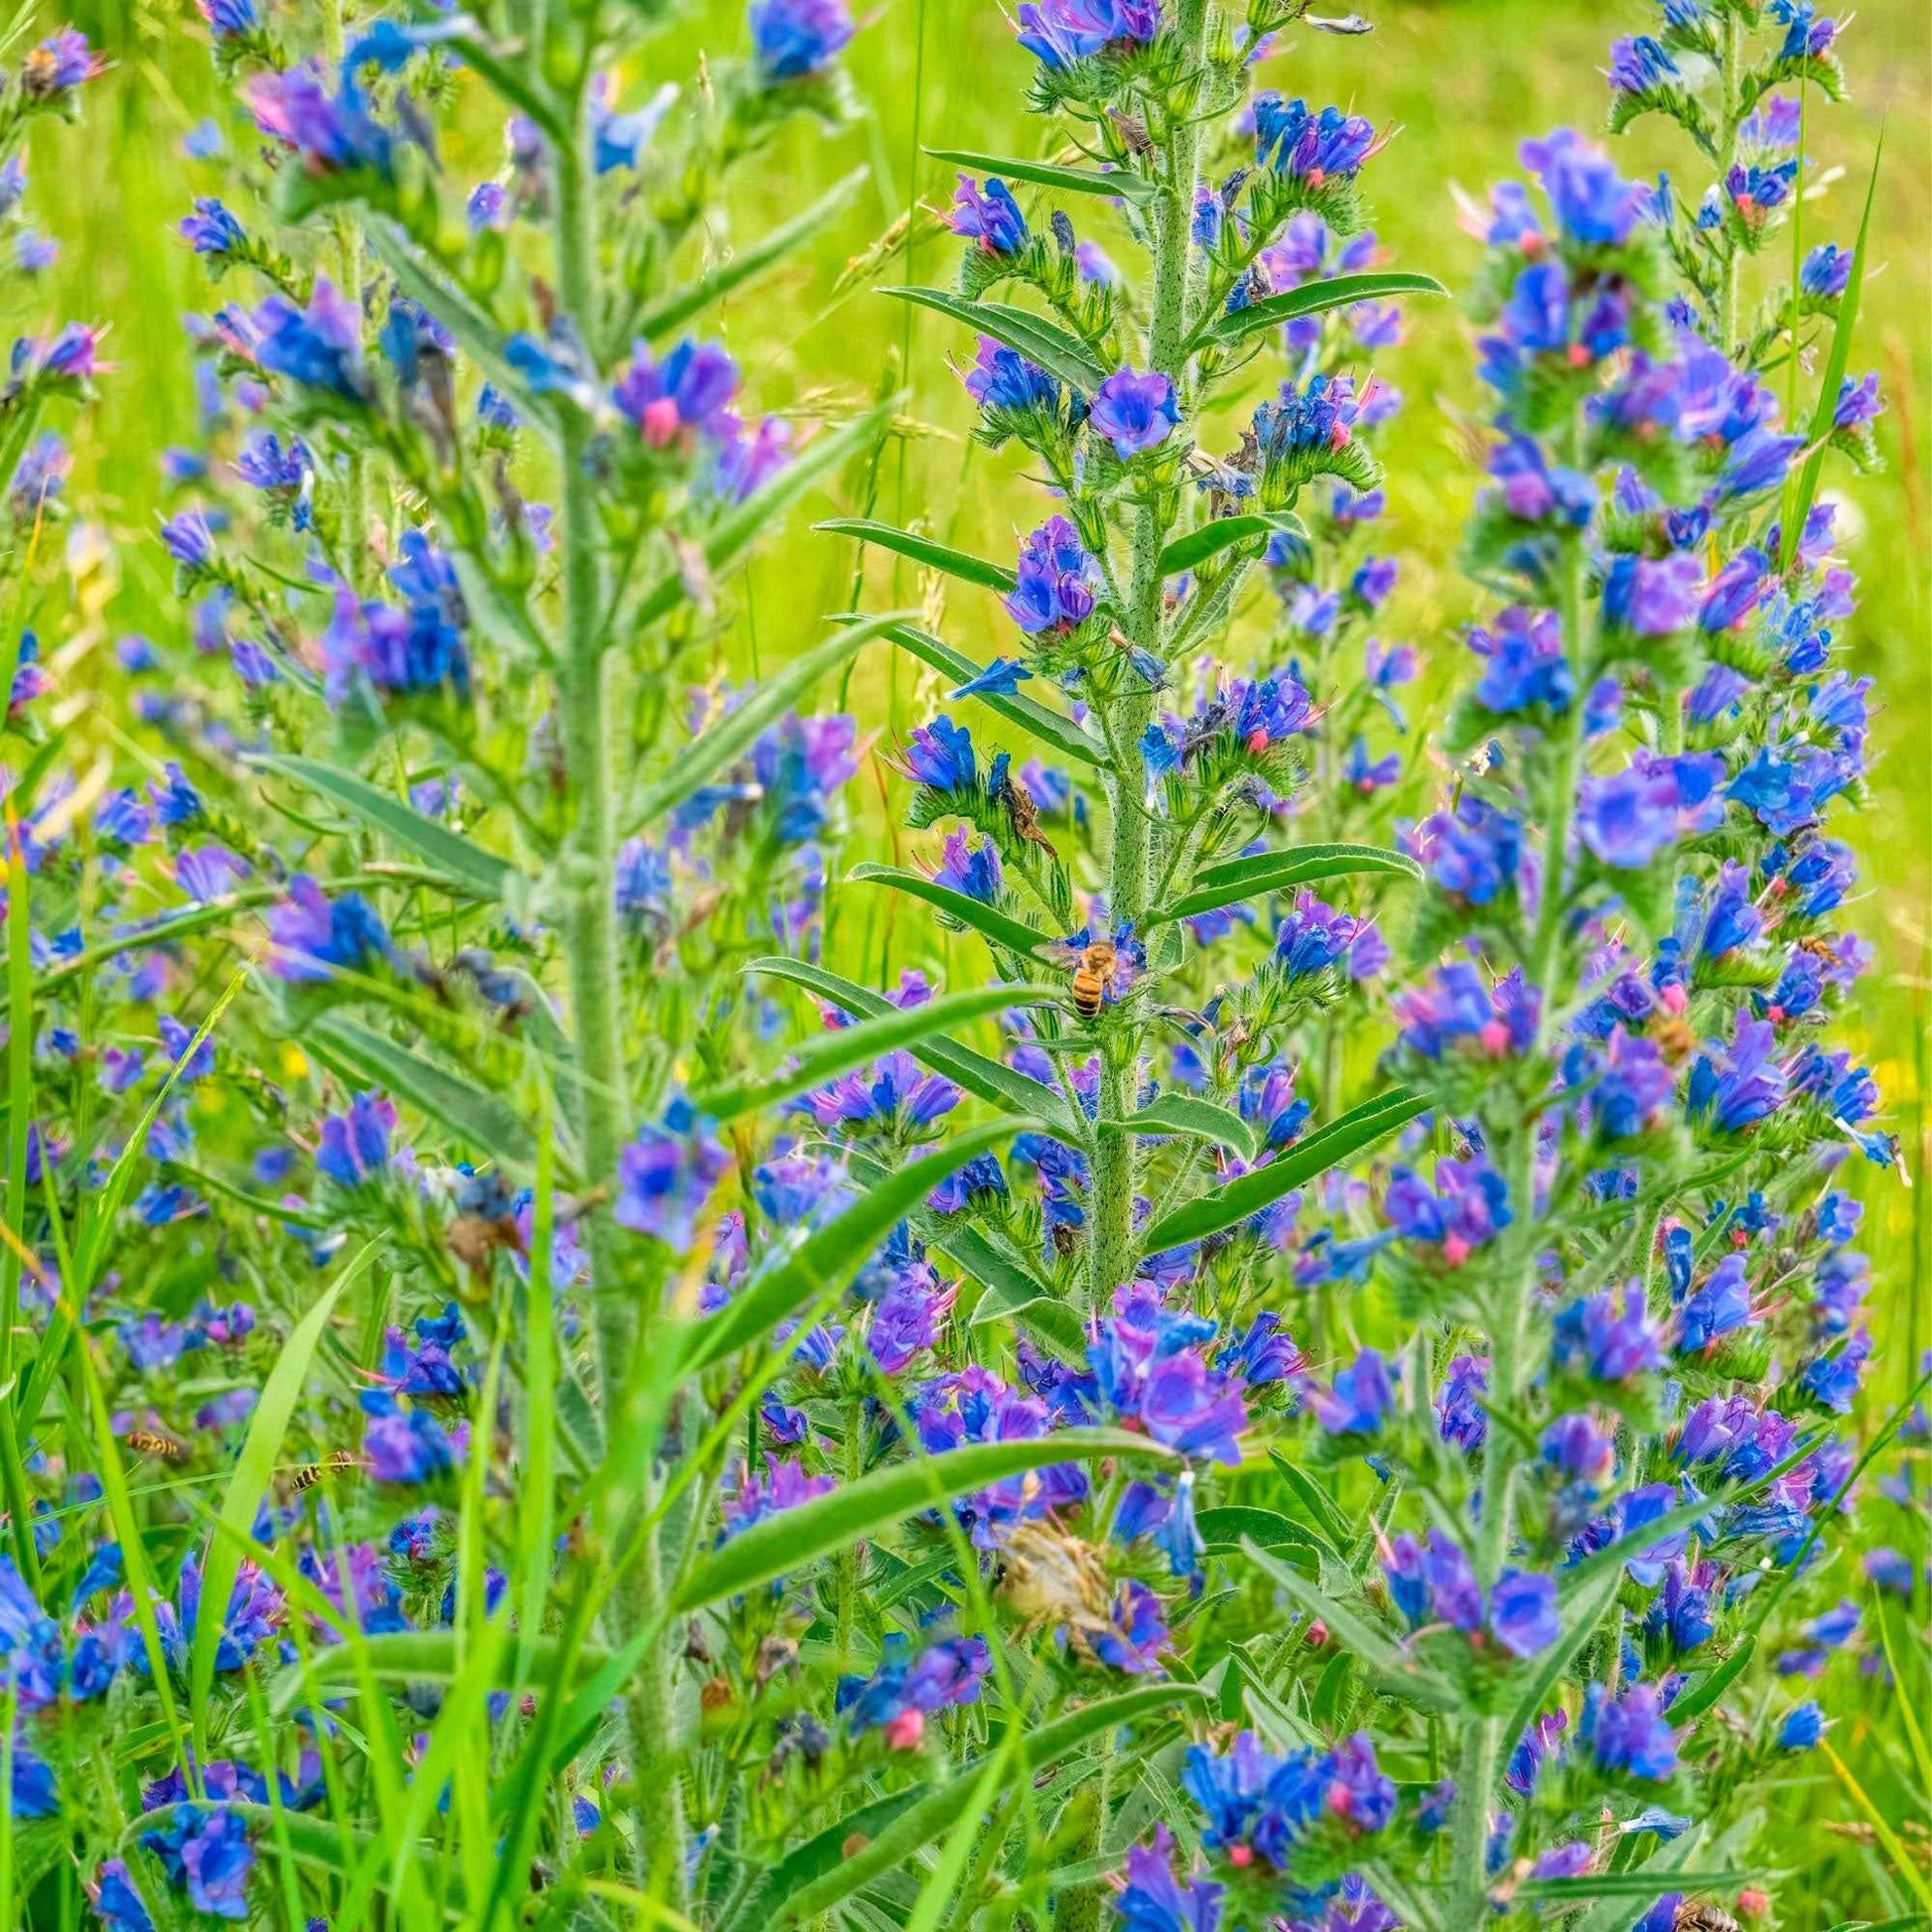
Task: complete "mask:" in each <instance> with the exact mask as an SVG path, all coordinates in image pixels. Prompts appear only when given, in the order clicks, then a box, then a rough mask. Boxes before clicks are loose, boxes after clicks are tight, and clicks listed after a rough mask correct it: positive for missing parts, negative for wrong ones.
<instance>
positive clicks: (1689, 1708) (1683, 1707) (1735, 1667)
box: [1611, 1577, 1757, 1725]
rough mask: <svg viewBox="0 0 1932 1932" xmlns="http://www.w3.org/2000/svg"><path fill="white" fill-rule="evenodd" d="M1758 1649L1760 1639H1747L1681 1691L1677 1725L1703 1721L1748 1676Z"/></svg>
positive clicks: (1674, 1710)
mask: <svg viewBox="0 0 1932 1932" xmlns="http://www.w3.org/2000/svg"><path fill="white" fill-rule="evenodd" d="M1622 1581H1623V1579H1622V1578H1621V1577H1615V1578H1612V1579H1611V1582H1612V1583H1613V1584H1619V1585H1620V1584H1621V1583H1622ZM1756 1649H1757V1639H1756V1638H1755V1637H1746V1638H1745V1639H1744V1640H1743V1642H1742V1643H1740V1644H1739V1645H1738V1646H1737V1648H1736V1649H1735V1650H1733V1651H1732V1652H1731V1653H1730V1655H1729V1656H1728V1657H1726V1658H1725V1660H1724V1662H1723V1663H1721V1664H1720V1665H1719V1666H1718V1667H1717V1668H1716V1669H1715V1670H1708V1671H1706V1672H1705V1673H1704V1675H1703V1676H1702V1677H1700V1678H1698V1679H1697V1680H1696V1681H1695V1682H1694V1683H1692V1684H1690V1685H1688V1686H1687V1687H1686V1688H1685V1689H1684V1690H1682V1691H1680V1692H1679V1693H1678V1694H1677V1696H1676V1697H1674V1698H1672V1699H1671V1704H1670V1716H1671V1723H1672V1724H1673V1725H1687V1724H1689V1723H1690V1722H1691V1721H1692V1720H1693V1719H1694V1718H1701V1717H1703V1716H1704V1714H1705V1713H1706V1712H1707V1711H1709V1710H1710V1709H1711V1707H1712V1706H1713V1705H1714V1704H1716V1703H1717V1701H1718V1700H1719V1699H1720V1698H1721V1697H1723V1696H1724V1694H1725V1692H1726V1691H1727V1690H1729V1689H1730V1687H1731V1686H1732V1685H1733V1684H1734V1683H1736V1681H1737V1680H1738V1678H1740V1677H1741V1676H1742V1675H1743V1674H1744V1670H1745V1667H1746V1666H1747V1665H1748V1664H1749V1663H1750V1661H1751V1657H1752V1655H1753V1654H1754V1653H1755V1651H1756Z"/></svg>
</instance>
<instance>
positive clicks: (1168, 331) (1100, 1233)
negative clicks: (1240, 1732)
mask: <svg viewBox="0 0 1932 1932" xmlns="http://www.w3.org/2000/svg"><path fill="white" fill-rule="evenodd" d="M1178 26H1179V33H1180V37H1181V43H1182V47H1183V49H1184V51H1185V59H1186V62H1187V64H1188V65H1192V64H1194V63H1197V62H1198V61H1199V59H1200V57H1201V51H1202V48H1203V46H1204V44H1205V40H1206V33H1207V0H1184V4H1183V5H1182V7H1181V9H1180V16H1179V22H1178ZM1167 150H1168V171H1167V180H1166V181H1165V182H1164V183H1163V185H1162V190H1161V194H1160V196H1159V197H1158V199H1157V200H1156V201H1155V204H1154V222H1153V225H1154V262H1153V310H1152V315H1151V318H1150V323H1149V328H1148V367H1149V368H1150V369H1156V370H1159V371H1160V372H1161V373H1162V374H1164V375H1166V376H1168V377H1169V378H1170V379H1171V380H1172V381H1173V385H1174V391H1175V394H1176V396H1177V397H1179V398H1182V399H1184V398H1185V394H1186V387H1187V385H1186V382H1185V379H1184V378H1185V374H1186V365H1187V355H1186V349H1185V332H1186V320H1187V298H1188V293H1189V290H1190V288H1191V287H1192V286H1193V283H1194V279H1195V270H1194V267H1193V265H1192V264H1191V263H1190V261H1189V256H1190V254H1191V253H1192V250H1191V248H1190V245H1189V240H1190V237H1189V232H1188V231H1189V225H1190V223H1191V221H1192V218H1193V207H1194V188H1195V184H1196V183H1197V182H1198V180H1199V178H1200V131H1199V128H1198V127H1197V125H1196V124H1195V123H1194V121H1193V120H1192V119H1191V118H1183V119H1182V120H1181V122H1180V124H1179V125H1178V126H1176V127H1175V128H1174V130H1173V133H1172V134H1171V135H1170V137H1169V140H1168V144H1167ZM1171 521H1172V510H1171V508H1170V506H1169V505H1167V504H1166V503H1164V502H1159V501H1149V502H1144V503H1143V504H1142V505H1141V506H1140V508H1139V509H1138V510H1136V512H1135V518H1134V540H1133V577H1132V580H1131V586H1130V589H1129V592H1128V600H1127V601H1128V607H1129V609H1128V614H1127V623H1126V630H1127V633H1128V637H1129V640H1130V641H1131V642H1132V643H1133V644H1134V645H1135V646H1136V647H1137V648H1138V649H1141V650H1145V651H1149V652H1151V653H1153V654H1154V655H1155V656H1157V657H1160V656H1162V655H1163V652H1162V648H1161V646H1162V617H1163V593H1164V583H1163V579H1162V575H1161V551H1162V548H1163V546H1164V545H1165V544H1166V542H1167V537H1168V527H1169V524H1170V522H1171ZM1135 685H1136V688H1134V689H1132V690H1129V691H1127V692H1124V693H1123V694H1122V695H1121V696H1119V697H1118V698H1116V699H1114V700H1113V701H1112V704H1111V707H1110V709H1111V714H1112V715H1111V717H1110V719H1109V720H1108V734H1107V735H1108V738H1109V741H1110V742H1111V743H1112V745H1113V747H1114V773H1113V777H1112V779H1111V780H1110V784H1109V791H1110V802H1111V804H1112V811H1111V812H1110V814H1109V818H1110V820H1111V824H1110V829H1109V839H1110V841H1111V849H1110V851H1109V855H1108V865H1107V910H1108V914H1109V916H1110V917H1111V918H1112V920H1113V922H1114V924H1115V926H1116V927H1119V926H1122V925H1131V926H1138V925H1139V924H1140V923H1141V921H1142V919H1143V917H1144V916H1145V915H1146V912H1147V909H1148V892H1149V885H1150V881H1151V876H1152V873H1151V867H1152V853H1151V850H1150V839H1149V831H1150V823H1151V821H1150V819H1149V816H1148V812H1147V765H1146V762H1145V760H1144V759H1143V758H1142V756H1141V740H1142V738H1143V737H1144V736H1145V735H1146V732H1147V728H1148V725H1149V724H1150V722H1151V721H1152V720H1153V717H1154V693H1153V692H1152V691H1151V690H1147V689H1145V688H1141V687H1140V686H1139V682H1138V680H1136V681H1135ZM1141 1032H1142V1030H1141V1029H1140V1028H1138V1027H1137V1028H1134V1029H1132V1030H1128V1031H1125V1032H1124V1035H1123V1036H1122V1037H1120V1038H1118V1039H1116V1040H1111V1041H1109V1042H1108V1045H1107V1048H1106V1050H1105V1052H1104V1053H1103V1055H1102V1060H1101V1073H1100V1114H1099V1122H1098V1134H1097V1146H1096V1149H1095V1155H1094V1164H1093V1233H1092V1236H1091V1238H1090V1243H1089V1249H1088V1256H1089V1259H1088V1281H1087V1287H1088V1294H1089V1296H1090V1298H1091V1300H1092V1302H1093V1303H1094V1305H1095V1306H1096V1307H1098V1306H1099V1305H1100V1304H1102V1303H1103V1302H1104V1301H1105V1300H1106V1298H1107V1297H1108V1296H1109V1295H1111V1294H1112V1293H1113V1291H1114V1290H1115V1289H1116V1288H1118V1287H1119V1286H1120V1285H1121V1284H1122V1283H1123V1282H1125V1281H1126V1280H1127V1279H1128V1277H1129V1276H1130V1275H1131V1274H1132V1272H1133V1266H1134V1260H1135V1256H1134V1195H1135V1188H1136V1184H1137V1181H1138V1178H1139V1176H1138V1173H1137V1164H1136V1160H1135V1141H1134V1136H1133V1134H1132V1133H1131V1132H1130V1131H1129V1130H1128V1129H1127V1128H1126V1126H1125V1125H1124V1123H1125V1122H1126V1121H1127V1119H1128V1118H1129V1117H1130V1116H1131V1115H1132V1114H1133V1112H1134V1110H1135V1108H1136V1107H1137V1106H1138V1104H1139V1100H1140V1086H1141V1047H1142V1040H1141Z"/></svg>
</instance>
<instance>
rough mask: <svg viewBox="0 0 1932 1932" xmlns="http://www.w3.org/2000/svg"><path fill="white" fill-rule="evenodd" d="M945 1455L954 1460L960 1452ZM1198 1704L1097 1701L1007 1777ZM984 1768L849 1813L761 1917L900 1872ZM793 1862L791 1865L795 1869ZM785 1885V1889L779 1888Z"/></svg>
mask: <svg viewBox="0 0 1932 1932" xmlns="http://www.w3.org/2000/svg"><path fill="white" fill-rule="evenodd" d="M1076 1433H1083V1432H1076ZM952 1452H953V1453H954V1454H955V1455H957V1454H961V1453H963V1452H964V1451H962V1450H958V1449H955V1450H953V1451H952ZM1206 1703H1207V1693H1206V1692H1205V1691H1203V1690H1202V1689H1201V1688H1200V1687H1199V1686H1198V1685H1193V1684H1145V1685H1142V1686H1141V1687H1140V1688H1139V1689H1137V1690H1132V1691H1123V1692H1122V1693H1121V1694H1120V1695H1119V1696H1118V1697H1111V1698H1102V1699H1101V1700H1100V1701H1099V1702H1098V1703H1096V1704H1089V1705H1085V1706H1083V1707H1082V1708H1081V1709H1079V1710H1078V1711H1071V1712H1068V1713H1067V1714H1066V1716H1064V1717H1062V1718H1055V1719H1054V1720H1053V1722H1052V1723H1051V1724H1046V1725H1038V1726H1037V1727H1036V1728H1035V1729H1033V1730H1031V1731H1030V1732H1029V1733H1028V1734H1027V1735H1026V1736H1025V1737H1024V1738H1023V1739H1022V1740H1021V1742H1020V1745H1019V1752H1020V1754H1021V1755H1022V1756H1023V1757H1024V1759H1025V1765H1026V1769H1025V1772H1024V1773H1023V1772H1021V1771H1020V1770H1019V1769H1016V1771H1015V1777H1016V1779H1017V1778H1019V1777H1021V1776H1023V1775H1031V1773H1033V1772H1035V1771H1039V1770H1042V1769H1044V1768H1045V1767H1046V1766H1047V1765H1049V1764H1051V1763H1053V1762H1054V1761H1055V1760H1057V1759H1059V1758H1062V1757H1064V1756H1066V1755H1067V1753H1068V1752H1070V1751H1073V1750H1077V1749H1078V1748H1079V1747H1080V1746H1081V1745H1082V1744H1084V1743H1086V1742H1087V1741H1088V1740H1089V1739H1090V1738H1094V1737H1106V1736H1109V1735H1111V1734H1112V1733H1113V1732H1115V1731H1117V1730H1119V1729H1120V1728H1122V1727H1123V1726H1124V1725H1134V1724H1146V1723H1149V1722H1151V1721H1153V1720H1157V1719H1166V1718H1167V1717H1168V1716H1169V1715H1170V1714H1172V1713H1173V1712H1175V1711H1179V1710H1188V1709H1193V1710H1200V1709H1202V1708H1204V1707H1205V1705H1206ZM1003 1741H1004V1740H1003ZM994 1748H995V1749H996V1750H997V1749H999V1748H1001V1745H998V1744H996V1745H995V1746H994ZM989 1755H990V1754H989ZM986 1764H987V1758H986V1757H985V1756H981V1757H978V1758H975V1759H974V1760H973V1761H972V1762H971V1763H970V1764H968V1765H967V1766H966V1767H965V1768H964V1769H963V1770H961V1771H959V1772H958V1773H956V1774H955V1775H954V1776H953V1777H951V1778H949V1779H948V1780H947V1781H946V1782H945V1783H944V1784H943V1785H940V1786H939V1787H938V1788H937V1789H935V1790H931V1791H928V1792H926V1793H925V1794H924V1795H922V1796H915V1798H914V1801H913V1802H912V1803H911V1804H909V1805H907V1806H906V1807H905V1808H904V1809H903V1810H901V1811H898V1812H897V1813H895V1814H893V1815H891V1816H889V1817H886V1818H883V1819H880V1818H879V1815H878V1812H877V1811H876V1809H875V1808H874V1807H872V1806H865V1807H862V1808H861V1809H860V1811H858V1812H855V1813H849V1814H848V1815H847V1816H846V1818H844V1819H841V1820H840V1821H839V1823H838V1824H837V1825H835V1826H833V1827H832V1828H831V1829H830V1831H828V1832H826V1833H824V1834H822V1835H821V1837H820V1838H818V1839H815V1840H812V1841H811V1842H810V1843H809V1844H808V1845H806V1846H801V1847H800V1848H799V1850H798V1852H797V1853H794V1854H793V1855H792V1859H788V1860H786V1862H785V1863H784V1864H782V1865H780V1866H779V1867H778V1870H777V1872H776V1873H775V1874H774V1878H775V1879H776V1880H777V1882H776V1883H775V1884H774V1885H773V1887H772V1889H771V1891H770V1893H769V1894H768V1897H769V1905H768V1907H767V1909H768V1910H772V1909H775V1910H780V1911H782V1913H783V1915H784V1918H785V1920H786V1921H787V1922H788V1923H796V1922H798V1921H800V1920H803V1919H808V1918H814V1917H816V1916H817V1915H818V1914H819V1913H821V1912H824V1911H827V1910H829V1909H830V1908H831V1907H832V1906H834V1905H836V1904H837V1903H838V1902H839V1900H840V1899H842V1898H848V1897H850V1896H851V1895H852V1893H853V1892H855V1891H857V1890H858V1889H859V1888H860V1887H861V1886H862V1885H869V1884H871V1883H872V1881H873V1880H874V1879H875V1878H878V1877H881V1876H883V1875H884V1874H885V1873H886V1872H888V1871H892V1870H894V1869H896V1868H897V1867H899V1866H902V1865H903V1864H905V1863H906V1862H907V1861H909V1860H910V1859H911V1858H912V1856H913V1855H914V1854H915V1853H916V1852H918V1851H920V1850H921V1849H922V1848H923V1847H924V1846H926V1845H929V1844H930V1843H931V1842H932V1841H933V1840H934V1839H935V1838H937V1837H938V1836H939V1834H940V1833H941V1832H943V1831H944V1830H945V1829H946V1828H947V1827H948V1826H949V1825H951V1824H953V1823H955V1822H956V1821H957V1819H958V1818H959V1815H960V1812H961V1810H962V1808H963V1807H964V1806H965V1805H966V1804H967V1803H968V1802H969V1801H970V1798H971V1795H972V1792H973V1790H974V1788H975V1786H976V1785H977V1783H978V1781H979V1779H980V1777H981V1776H982V1774H983V1773H984V1772H985V1769H986ZM862 1818H873V1819H878V1829H877V1831H876V1832H875V1833H873V1834H872V1835H871V1836H870V1837H869V1838H868V1837H866V1836H865V1835H864V1834H863V1833H857V1832H856V1828H857V1825H858V1821H859V1820H860V1819H862ZM835 1834H836V1838H837V1848H838V1850H839V1852H840V1856H839V1857H838V1858H837V1859H836V1860H833V1859H830V1858H827V1857H826V1856H825V1855H826V1853H827V1852H828V1851H830V1850H832V1849H833V1847H832V1841H833V1838H834V1835H835ZM855 1834H856V1835H857V1836H860V1837H861V1838H864V1840H865V1842H863V1843H861V1844H859V1845H858V1846H857V1847H856V1848H854V1849H851V1850H847V1849H846V1848H849V1847H853V1840H854V1837H855ZM793 1860H796V1861H797V1862H798V1863H797V1865H796V1866H794V1865H793ZM807 1872H809V1874H810V1875H809V1876H807V1875H806V1874H807ZM787 1878H789V1880H790V1882H786V1881H787Z"/></svg>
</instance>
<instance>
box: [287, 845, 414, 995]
mask: <svg viewBox="0 0 1932 1932" xmlns="http://www.w3.org/2000/svg"><path fill="white" fill-rule="evenodd" d="M268 936H269V941H270V954H269V968H270V970H271V971H272V972H273V973H274V974H275V975H276V977H277V978H279V979H285V980H290V981H294V982H296V983H298V984H299V983H301V982H303V981H312V980H326V979H330V978H333V977H334V975H335V974H336V973H337V972H338V971H342V972H348V973H363V972H367V971H368V970H369V968H370V967H371V966H372V965H373V964H374V963H375V962H376V961H377V960H381V959H386V958H388V957H389V955H390V951H391V947H390V943H389V934H388V932H387V930H386V929H385V928H384V926H383V924H382V921H381V920H380V919H379V918H377V917H376V915H375V913H374V912H373V911H372V910H371V909H370V907H369V905H368V903H367V901H366V900H364V899H363V898H362V897H361V896H360V895H359V894H356V893H345V894H344V895H343V896H342V897H340V898H337V899H331V898H330V897H329V896H328V895H327V894H326V893H325V892H324V891H323V890H322V888H321V887H320V886H318V885H317V884H316V882H315V881H314V880H313V879H310V878H308V877H307V876H306V875H305V874H300V873H298V874H297V875H296V877H295V878H293V879H292V880H290V881H289V892H288V897H287V898H285V899H283V900H282V902H281V903H280V904H279V905H277V906H275V907H273V908H272V909H271V910H270V912H269V914H268Z"/></svg>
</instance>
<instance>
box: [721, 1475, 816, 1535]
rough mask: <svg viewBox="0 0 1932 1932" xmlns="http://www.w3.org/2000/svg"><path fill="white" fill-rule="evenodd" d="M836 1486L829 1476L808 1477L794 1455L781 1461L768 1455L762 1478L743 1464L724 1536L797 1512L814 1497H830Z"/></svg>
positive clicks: (728, 1506)
mask: <svg viewBox="0 0 1932 1932" xmlns="http://www.w3.org/2000/svg"><path fill="white" fill-rule="evenodd" d="M836 1487H837V1484H836V1482H835V1481H834V1479H833V1478H832V1477H831V1476H829V1475H825V1476H813V1475H807V1474H806V1473H805V1465H804V1464H803V1463H802V1462H800V1461H798V1460H797V1458H796V1457H793V1456H788V1457H787V1458H786V1459H785V1460H784V1461H782V1462H781V1461H779V1460H778V1459H777V1458H776V1457H775V1456H770V1455H767V1456H766V1457H765V1458H764V1474H763V1475H762V1476H759V1475H758V1474H756V1473H755V1472H754V1471H753V1469H752V1466H751V1464H750V1463H744V1464H741V1466H740V1469H739V1476H738V1489H737V1492H736V1493H735V1494H734V1495H732V1496H730V1497H728V1498H727V1499H726V1503H725V1534H726V1536H727V1537H733V1536H737V1535H738V1534H739V1533H740V1532H741V1531H744V1530H748V1529H750V1528H751V1527H752V1525H753V1524H754V1523H762V1522H764V1521H765V1520H766V1518H768V1517H772V1516H776V1515H778V1514H780V1513H781V1512H782V1511H784V1510H787V1509H796V1508H797V1507H798V1505H799V1504H800V1503H807V1502H810V1501H811V1500H812V1498H813V1497H814V1496H824V1495H829V1494H830V1493H831V1491H832V1490H833V1489H834V1488H836Z"/></svg>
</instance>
